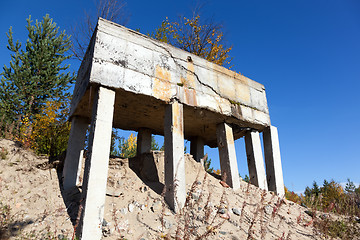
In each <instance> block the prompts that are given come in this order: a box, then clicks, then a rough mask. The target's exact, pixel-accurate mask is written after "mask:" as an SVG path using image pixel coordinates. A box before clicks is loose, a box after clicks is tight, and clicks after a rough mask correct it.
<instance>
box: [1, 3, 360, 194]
mask: <svg viewBox="0 0 360 240" xmlns="http://www.w3.org/2000/svg"><path fill="white" fill-rule="evenodd" d="M203 2H205V3H206V5H205V7H204V8H203V9H202V13H203V16H204V17H213V18H214V19H215V20H216V21H219V22H221V23H223V25H224V26H225V29H226V37H227V39H228V41H229V43H230V44H232V45H233V50H232V51H231V55H232V57H233V62H232V63H233V64H234V70H236V71H240V72H241V73H242V74H244V75H245V76H247V77H249V78H251V79H253V80H255V81H257V82H260V83H262V84H264V85H265V88H266V92H267V98H268V105H269V110H270V116H271V121H272V124H273V125H274V126H276V127H278V130H279V138H280V148H281V154H282V164H283V172H284V181H285V185H286V186H288V188H289V189H290V190H294V191H301V190H303V189H304V188H305V187H306V186H307V185H311V184H312V182H313V180H316V181H317V182H318V183H322V181H323V180H324V179H328V180H330V179H332V178H333V179H334V180H336V181H339V182H345V181H346V179H347V178H350V179H351V180H353V181H354V182H357V183H359V182H360V174H359V172H360V140H359V137H360V130H359V126H358V124H359V123H360V107H359V104H360V94H359V90H360V1H358V0H316V1H314V0H292V1H288V0H282V1H280V0H273V1H268V0H253V1H249V0H233V1H221V3H220V1H215V0H209V1H203ZM194 5H195V4H194V1H189V0H182V1H179V0H177V1H174V0H166V1H165V0H161V1H156V0H154V1H143V0H141V1H140V0H139V1H136V0H132V1H130V0H129V1H128V2H127V11H128V13H129V16H130V18H129V22H128V24H127V26H128V27H129V28H132V29H138V28H140V31H141V32H143V33H147V32H151V31H152V30H154V29H155V28H156V27H158V25H159V24H160V23H161V21H162V20H163V19H165V17H166V16H168V17H169V18H170V19H175V18H176V17H177V16H178V15H179V14H185V15H187V16H190V14H191V9H192V7H193V6H194ZM94 6H95V5H94V3H93V1H91V0H88V1H85V0H75V1H74V0H72V1H69V0H62V1H49V0H33V1H28V0H11V1H10V0H9V1H8V0H2V1H1V10H0V65H1V66H3V65H4V64H7V65H9V60H10V55H9V54H10V52H9V51H8V50H7V49H6V41H7V38H6V35H5V33H6V32H7V31H8V29H9V27H10V26H13V31H14V33H15V39H20V40H21V41H22V42H23V43H24V42H25V41H26V29H25V25H26V21H25V19H26V18H27V17H28V15H30V14H31V15H32V18H33V19H41V18H42V16H44V15H45V14H46V13H49V14H50V16H51V17H52V18H53V19H54V21H55V22H56V23H57V24H58V26H60V27H61V29H69V28H70V26H71V25H73V24H74V23H75V22H77V21H81V19H82V17H83V12H84V10H85V9H87V10H90V11H91V9H94ZM71 64H72V68H73V69H74V70H77V68H78V66H79V64H78V63H77V62H76V61H72V62H71ZM243 144H244V143H243V141H242V140H240V141H237V143H236V149H237V151H238V162H239V171H240V174H241V175H242V176H244V174H245V173H247V166H246V159H245V153H244V148H245V147H244V145H243ZM207 150H208V151H209V152H210V156H211V158H212V161H213V163H214V166H215V167H218V166H219V160H218V156H217V154H216V151H215V150H214V149H213V150H209V149H207Z"/></svg>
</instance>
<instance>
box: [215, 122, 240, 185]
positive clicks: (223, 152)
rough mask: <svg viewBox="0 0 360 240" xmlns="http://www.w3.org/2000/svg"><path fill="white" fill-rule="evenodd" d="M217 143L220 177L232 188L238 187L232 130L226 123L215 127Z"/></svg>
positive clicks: (238, 180)
mask: <svg viewBox="0 0 360 240" xmlns="http://www.w3.org/2000/svg"><path fill="white" fill-rule="evenodd" d="M216 136H217V144H218V148H219V156H220V168H221V177H222V179H223V181H226V183H227V184H228V185H229V186H230V187H232V188H233V189H235V190H236V189H239V188H240V179H239V171H238V166H237V160H236V153H235V144H234V136H233V131H232V128H231V126H230V125H228V124H227V123H220V124H218V125H217V128H216Z"/></svg>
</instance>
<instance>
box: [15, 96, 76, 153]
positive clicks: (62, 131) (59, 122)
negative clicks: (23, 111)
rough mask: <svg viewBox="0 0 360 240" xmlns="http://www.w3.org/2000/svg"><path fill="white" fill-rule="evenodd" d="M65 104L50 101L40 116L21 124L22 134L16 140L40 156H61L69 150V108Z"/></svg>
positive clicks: (26, 118)
mask: <svg viewBox="0 0 360 240" xmlns="http://www.w3.org/2000/svg"><path fill="white" fill-rule="evenodd" d="M63 105H64V103H62V102H57V101H48V102H46V105H45V106H44V108H43V110H42V112H41V113H39V114H35V116H33V119H32V120H31V119H30V118H29V117H24V118H23V119H22V121H21V124H20V134H19V137H18V138H17V139H16V140H18V141H19V142H21V143H22V144H23V145H24V146H26V147H30V148H31V149H33V150H34V151H35V152H36V153H38V154H46V155H49V156H50V157H55V156H58V155H60V154H61V153H62V152H63V151H65V150H66V148H67V142H68V137H69V132H70V123H68V122H67V116H68V108H66V107H65V108H64V107H63Z"/></svg>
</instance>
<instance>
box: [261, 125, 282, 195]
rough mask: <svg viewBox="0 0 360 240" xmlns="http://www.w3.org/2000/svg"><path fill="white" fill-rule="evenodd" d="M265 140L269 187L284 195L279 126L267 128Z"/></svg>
mask: <svg viewBox="0 0 360 240" xmlns="http://www.w3.org/2000/svg"><path fill="white" fill-rule="evenodd" d="M263 141H264V152H265V164H266V177H267V183H268V188H269V190H270V191H274V192H275V193H277V194H278V195H279V196H281V197H283V196H284V195H285V190H284V180H283V173H282V166H281V156H280V145H279V137H278V131H277V128H276V127H274V126H270V127H267V128H265V130H264V131H263Z"/></svg>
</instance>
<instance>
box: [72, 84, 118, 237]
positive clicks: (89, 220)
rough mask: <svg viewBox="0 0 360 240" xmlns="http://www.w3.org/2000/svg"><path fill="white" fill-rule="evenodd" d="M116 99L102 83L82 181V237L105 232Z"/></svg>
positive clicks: (97, 235)
mask: <svg viewBox="0 0 360 240" xmlns="http://www.w3.org/2000/svg"><path fill="white" fill-rule="evenodd" d="M114 100H115V91H112V90H109V89H106V88H103V87H99V90H98V92H97V94H96V96H94V103H93V110H92V119H91V127H90V135H89V156H88V159H86V162H85V173H84V182H83V197H84V200H85V203H84V205H83V206H84V208H83V212H82V215H81V218H80V223H79V226H78V229H77V230H79V231H80V233H79V232H77V235H78V236H79V234H81V235H82V237H81V239H90V240H93V239H94V240H95V239H96V240H99V239H101V236H102V229H101V227H102V222H103V217H104V205H105V193H106V183H107V176H108V165H109V154H110V144H111V131H112V121H113V112H114Z"/></svg>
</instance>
